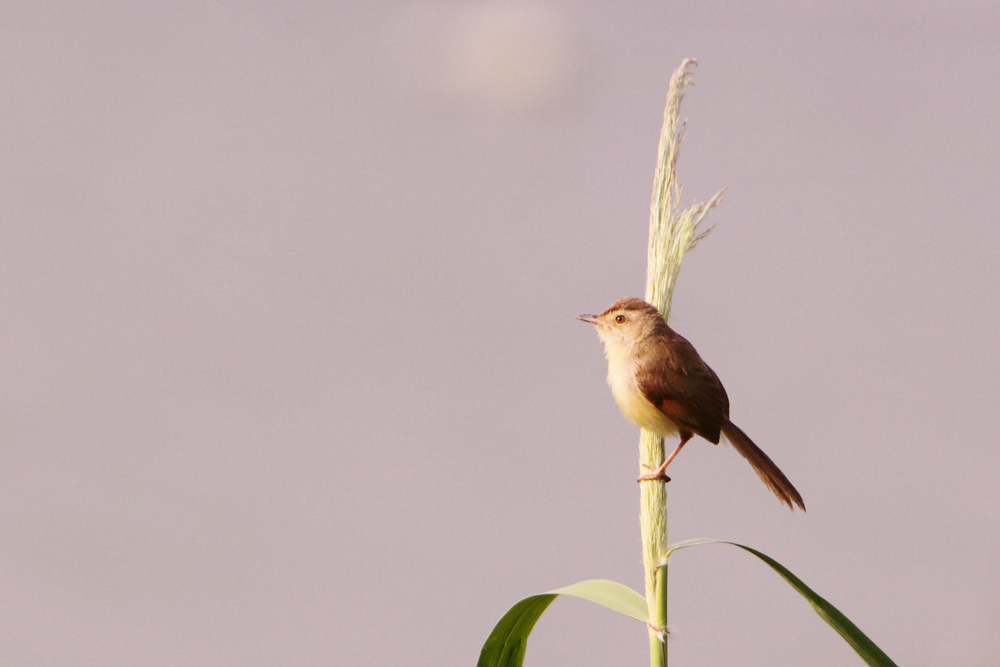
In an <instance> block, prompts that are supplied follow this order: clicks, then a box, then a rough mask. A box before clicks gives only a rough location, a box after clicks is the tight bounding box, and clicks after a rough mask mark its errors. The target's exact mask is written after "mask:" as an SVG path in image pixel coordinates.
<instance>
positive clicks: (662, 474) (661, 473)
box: [636, 433, 691, 482]
mask: <svg viewBox="0 0 1000 667" xmlns="http://www.w3.org/2000/svg"><path fill="white" fill-rule="evenodd" d="M690 439H691V434H690V433H682V434H681V441H680V443H678V445H677V446H676V447H675V448H674V451H672V452H670V456H668V457H667V458H666V460H665V461H664V462H663V464H662V465H661V466H660V467H659V468H656V469H655V470H654V469H653V468H650V467H649V466H648V465H646V464H645V463H643V464H642V467H643V468H646V469H647V470H652V471H653V472H650V473H646V474H645V475H639V479H638V480H636V481H638V482H651V481H654V480H657V479H662V480H663V481H664V482H669V481H670V478H669V477H667V466H668V465H670V462H671V461H673V460H674V457H675V456H677V453H678V452H680V451H681V448H682V447H683V446H684V445H686V444H687V441H688V440H690Z"/></svg>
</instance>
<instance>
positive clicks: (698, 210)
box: [639, 58, 722, 667]
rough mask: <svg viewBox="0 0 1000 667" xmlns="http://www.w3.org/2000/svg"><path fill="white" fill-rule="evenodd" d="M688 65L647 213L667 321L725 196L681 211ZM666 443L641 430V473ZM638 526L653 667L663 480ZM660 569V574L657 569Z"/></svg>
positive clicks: (660, 596) (662, 640)
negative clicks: (686, 262) (704, 226)
mask: <svg viewBox="0 0 1000 667" xmlns="http://www.w3.org/2000/svg"><path fill="white" fill-rule="evenodd" d="M695 64H696V63H695V61H694V60H693V59H691V58H688V59H686V60H684V62H682V63H681V65H680V67H678V68H677V70H676V71H675V72H674V74H673V76H671V77H670V90H669V91H668V92H667V105H666V108H665V109H664V111H663V129H662V130H661V132H660V144H659V149H658V151H657V163H656V174H655V176H654V178H653V200H652V203H651V204H650V211H649V249H648V253H647V259H648V265H647V269H646V301H648V302H649V303H651V304H653V305H654V306H656V308H657V309H659V311H660V312H661V313H662V314H663V317H664V319H668V318H669V316H670V302H671V299H672V298H673V293H674V284H675V283H676V282H677V275H678V273H679V272H680V269H681V260H682V258H683V257H684V253H685V252H687V251H688V250H691V249H692V248H694V247H695V245H697V243H698V241H700V240H701V239H702V238H704V236H705V234H707V233H708V231H711V230H708V231H705V232H702V233H699V232H698V226H699V224H700V223H701V222H702V220H703V219H704V218H705V215H707V214H708V212H709V211H710V210H711V209H712V208H713V207H715V205H716V204H718V203H719V201H721V200H722V191H721V190H720V191H719V192H717V193H715V195H714V196H713V197H712V198H711V199H709V200H708V201H707V202H704V203H701V204H694V205H693V206H691V207H690V208H688V209H686V210H684V211H683V212H681V213H678V212H677V200H678V199H679V197H680V187H679V186H678V185H677V174H676V167H677V157H678V155H679V154H680V148H681V144H682V143H683V141H684V128H683V125H682V126H681V128H680V129H678V127H677V125H678V119H679V118H680V105H681V100H682V99H683V97H684V90H685V88H687V85H688V84H689V83H690V82H691V73H690V71H689V69H690V68H691V67H692V66H693V65H695ZM664 454H665V452H664V446H663V438H660V437H658V436H656V435H655V434H653V433H650V432H648V431H643V432H642V435H641V437H640V439H639V463H640V464H641V466H640V468H639V471H640V474H642V473H646V472H649V470H650V469H655V468H657V467H659V466H660V464H662V463H663V459H664ZM639 502H640V510H639V522H640V524H641V526H642V559H643V564H644V566H645V572H646V604H647V606H648V609H649V618H650V619H652V620H651V622H650V627H649V654H650V664H651V665H652V667H666V665H667V641H666V638H667V567H666V564H663V565H662V566H661V561H662V560H663V556H664V554H665V553H666V551H667V487H666V483H665V482H664V481H662V480H657V481H655V482H643V483H641V484H640V485H639ZM658 567H659V570H658V569H657V568H658Z"/></svg>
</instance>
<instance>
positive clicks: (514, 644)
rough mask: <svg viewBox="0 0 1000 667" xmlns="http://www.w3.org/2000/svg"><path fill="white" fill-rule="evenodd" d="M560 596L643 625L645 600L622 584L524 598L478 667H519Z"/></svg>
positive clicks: (592, 584)
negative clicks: (530, 639)
mask: <svg viewBox="0 0 1000 667" xmlns="http://www.w3.org/2000/svg"><path fill="white" fill-rule="evenodd" d="M560 595H572V596H574V597H578V598H582V599H584V600H590V601H591V602H596V603H597V604H599V605H601V606H603V607H607V608H608V609H610V610H612V611H617V612H618V613H619V614H624V615H625V616H628V617H630V618H634V619H636V620H637V621H642V622H643V623H645V622H646V619H647V615H646V599H645V598H644V597H642V596H641V595H639V594H638V593H636V592H635V591H633V590H632V589H631V588H629V587H628V586H625V585H624V584H619V583H618V582H617V581H610V580H608V579H589V580H587V581H581V582H579V583H576V584H573V585H571V586H564V587H563V588H557V589H556V590H554V591H552V592H550V593H543V594H542V595H532V596H531V597H526V598H524V599H523V600H521V601H520V602H518V603H517V604H515V605H514V606H513V607H511V608H510V609H509V610H508V611H507V613H506V614H504V615H503V618H501V619H500V621H499V622H498V623H497V624H496V627H494V628H493V632H491V633H490V636H489V638H487V640H486V643H485V644H483V649H482V651H481V652H480V653H479V662H478V663H476V664H477V667H521V665H522V664H523V663H524V652H525V650H526V649H527V647H528V635H530V634H531V631H532V630H533V629H534V627H535V623H537V622H538V619H539V618H540V617H541V615H542V613H544V612H545V610H546V609H548V606H549V605H550V604H552V601H553V600H555V599H556V598H557V597H559V596H560Z"/></svg>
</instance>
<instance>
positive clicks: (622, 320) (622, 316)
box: [615, 315, 625, 324]
mask: <svg viewBox="0 0 1000 667" xmlns="http://www.w3.org/2000/svg"><path fill="white" fill-rule="evenodd" d="M624 321H625V316H624V315H618V316H617V317H615V322H617V323H618V324H621V323H622V322H624Z"/></svg>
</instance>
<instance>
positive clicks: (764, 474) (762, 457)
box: [722, 420, 806, 512]
mask: <svg viewBox="0 0 1000 667" xmlns="http://www.w3.org/2000/svg"><path fill="white" fill-rule="evenodd" d="M722 434H723V435H725V436H726V438H727V439H728V440H729V442H731V443H732V445H733V447H735V448H736V451H738V452H739V453H740V455H741V456H742V457H743V458H745V459H746V460H747V461H749V462H750V465H752V466H753V469H754V471H755V472H756V473H757V476H758V477H760V479H761V481H762V482H764V483H765V484H767V488H769V489H771V491H772V492H773V493H774V495H776V496H778V500H780V501H781V502H782V503H784V504H785V505H788V509H795V508H794V507H793V505H792V503H795V504H796V505H798V506H799V507H800V508H802V511H803V512H804V511H805V510H806V506H805V504H804V503H803V502H802V496H801V495H799V492H798V491H796V490H795V487H794V486H792V483H791V482H789V481H788V478H787V477H785V474H784V473H783V472H781V470H779V469H778V466H776V465H774V461H772V460H771V459H770V457H768V455H767V454H765V453H764V452H763V451H761V449H760V447H758V446H757V445H755V444H754V443H753V440H751V439H750V438H749V437H748V436H747V434H746V433H744V432H743V431H741V430H740V429H739V427H737V426H736V424H734V423H732V422H731V421H728V420H727V421H725V422H724V423H723V424H722Z"/></svg>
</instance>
